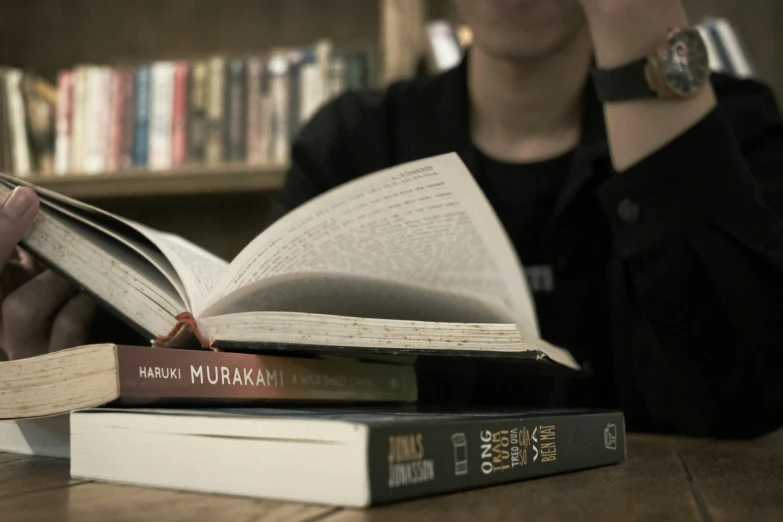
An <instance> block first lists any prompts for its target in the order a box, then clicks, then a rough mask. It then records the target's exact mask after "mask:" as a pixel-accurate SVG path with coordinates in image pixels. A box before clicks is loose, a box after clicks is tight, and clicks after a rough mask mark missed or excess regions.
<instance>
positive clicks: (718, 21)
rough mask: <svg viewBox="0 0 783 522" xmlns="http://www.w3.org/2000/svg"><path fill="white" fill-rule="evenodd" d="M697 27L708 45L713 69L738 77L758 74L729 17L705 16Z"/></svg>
mask: <svg viewBox="0 0 783 522" xmlns="http://www.w3.org/2000/svg"><path fill="white" fill-rule="evenodd" d="M696 27H697V29H698V30H699V32H700V33H701V36H702V37H703V38H704V42H705V44H706V46H707V51H708V55H709V59H710V69H711V70H713V71H715V72H721V73H726V74H730V75H732V76H736V77H738V78H753V77H754V76H755V75H756V73H755V70H754V68H753V66H752V64H751V62H750V60H749V59H748V55H747V53H746V51H745V48H744V46H743V45H742V42H741V40H740V37H739V34H738V32H737V30H736V29H735V27H734V26H733V25H732V24H731V22H730V21H729V20H728V19H726V18H722V17H717V18H716V17H705V18H704V19H703V20H702V21H701V22H700V23H699V24H697V26H696Z"/></svg>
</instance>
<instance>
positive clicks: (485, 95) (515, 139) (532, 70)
mask: <svg viewBox="0 0 783 522" xmlns="http://www.w3.org/2000/svg"><path fill="white" fill-rule="evenodd" d="M584 33H585V34H584V35H582V34H580V35H577V36H574V38H572V39H571V41H569V42H567V43H566V44H564V45H563V46H561V47H560V48H559V49H557V50H555V51H553V52H552V53H550V54H547V55H546V56H543V57H538V58H535V59H515V60H511V59H507V58H500V57H497V56H492V55H490V54H487V53H486V52H484V51H483V50H482V49H481V48H480V47H474V48H473V49H471V51H470V53H469V55H468V92H469V93H470V94H469V96H470V117H471V137H472V139H473V142H474V143H475V144H476V146H477V147H479V149H481V150H482V151H483V152H484V153H485V154H488V155H490V156H492V157H495V158H497V159H499V160H504V161H515V162H530V161H540V160H544V159H548V158H552V157H556V156H558V155H560V154H564V153H565V152H568V151H569V150H571V149H573V148H574V147H575V146H576V144H577V143H578V141H579V134H580V133H579V130H580V119H581V106H582V92H583V88H584V84H585V81H586V80H587V76H588V74H589V69H590V63H591V57H592V50H591V46H590V39H589V35H588V33H587V30H586V29H585V31H584Z"/></svg>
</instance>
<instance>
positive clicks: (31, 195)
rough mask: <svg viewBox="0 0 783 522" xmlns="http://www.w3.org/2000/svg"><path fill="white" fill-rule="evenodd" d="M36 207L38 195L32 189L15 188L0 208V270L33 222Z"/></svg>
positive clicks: (0, 188)
mask: <svg viewBox="0 0 783 522" xmlns="http://www.w3.org/2000/svg"><path fill="white" fill-rule="evenodd" d="M2 189H5V187H0V190H2ZM3 192H5V190H3ZM0 193H2V192H0ZM38 205H39V200H38V195H36V193H35V192H34V191H33V190H32V189H30V188H28V187H16V188H15V189H14V190H13V191H11V192H10V193H9V194H8V196H6V198H5V201H3V204H2V206H0V270H1V269H2V268H4V267H5V264H6V263H7V262H8V259H9V258H10V257H11V254H13V252H14V249H15V248H16V245H17V244H18V243H19V241H20V240H21V239H22V236H24V234H25V232H26V231H27V228H28V227H29V226H30V224H31V223H32V222H33V219H34V218H35V214H36V212H37V211H38Z"/></svg>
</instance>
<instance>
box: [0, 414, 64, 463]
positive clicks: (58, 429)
mask: <svg viewBox="0 0 783 522" xmlns="http://www.w3.org/2000/svg"><path fill="white" fill-rule="evenodd" d="M70 439H71V438H70V425H69V414H67V413H65V414H61V415H53V416H49V417H38V418H30V419H15V420H0V451H6V452H9V453H21V454H24V455H38V456H41V457H58V458H64V459H67V458H69V457H70Z"/></svg>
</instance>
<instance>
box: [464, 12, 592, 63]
mask: <svg viewBox="0 0 783 522" xmlns="http://www.w3.org/2000/svg"><path fill="white" fill-rule="evenodd" d="M454 3H455V4H456V6H457V10H458V12H459V14H460V18H461V19H462V21H463V22H464V23H466V24H467V25H468V26H470V27H471V29H472V30H473V42H474V45H475V46H476V47H480V48H481V49H482V51H484V52H486V53H488V54H491V55H493V56H496V57H498V58H504V59H511V60H530V59H536V58H541V57H546V56H547V55H548V54H551V53H552V52H555V51H556V50H557V49H559V48H560V47H561V46H563V45H565V44H567V43H569V42H571V41H572V40H573V39H574V38H578V37H580V36H582V35H584V34H586V29H587V23H586V21H585V18H584V13H583V11H582V7H581V5H580V4H579V2H578V1H577V0H454Z"/></svg>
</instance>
